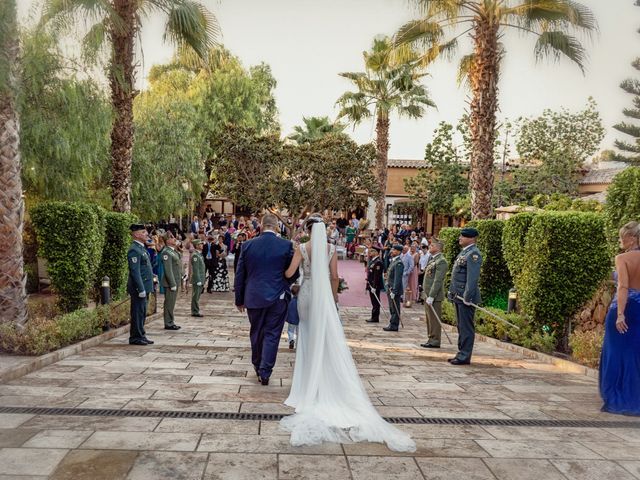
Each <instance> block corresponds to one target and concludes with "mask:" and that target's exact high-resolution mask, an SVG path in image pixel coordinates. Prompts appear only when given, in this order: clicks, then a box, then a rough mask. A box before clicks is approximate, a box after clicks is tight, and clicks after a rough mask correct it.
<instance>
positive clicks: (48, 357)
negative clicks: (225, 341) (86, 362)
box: [0, 312, 162, 383]
mask: <svg viewBox="0 0 640 480" xmlns="http://www.w3.org/2000/svg"><path fill="white" fill-rule="evenodd" d="M161 317H162V312H158V313H154V314H153V315H150V316H149V317H147V319H146V321H145V323H150V322H153V321H154V320H157V319H158V318H161ZM129 328H130V325H124V326H122V327H118V328H116V329H113V330H109V331H108V332H104V333H101V334H100V335H96V336H95V337H91V338H87V339H86V340H82V341H81V342H78V343H74V344H73V345H69V346H67V347H64V348H61V349H60V350H56V351H55V352H50V353H46V354H44V355H40V356H39V357H35V358H33V359H32V360H30V361H29V362H27V363H23V364H21V365H16V366H14V367H9V368H8V369H7V370H4V371H2V372H0V383H4V382H8V381H10V380H15V379H16V378H20V377H23V376H25V375H27V374H29V373H32V372H35V371H36V370H40V369H41V368H44V367H46V366H48V365H51V364H52V363H56V362H58V361H60V360H62V359H64V358H67V357H70V356H71V355H75V354H77V353H80V352H82V351H84V350H86V349H88V348H91V347H95V346H96V345H100V344H101V343H104V342H106V341H107V340H111V339H112V338H115V337H118V336H120V335H122V334H123V333H127V332H128V331H129Z"/></svg>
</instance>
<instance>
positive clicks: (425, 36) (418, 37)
mask: <svg viewBox="0 0 640 480" xmlns="http://www.w3.org/2000/svg"><path fill="white" fill-rule="evenodd" d="M443 37H444V30H443V28H442V26H441V25H440V23H439V22H438V21H436V20H435V19H434V18H433V17H426V18H421V19H419V20H412V21H410V22H407V23H405V24H404V25H403V26H402V27H400V29H399V30H398V31H397V33H396V34H395V36H394V38H393V45H394V47H395V48H399V47H401V46H403V45H412V46H413V47H415V48H420V47H422V48H430V47H432V46H433V45H435V44H437V43H440V41H441V40H442V38H443Z"/></svg>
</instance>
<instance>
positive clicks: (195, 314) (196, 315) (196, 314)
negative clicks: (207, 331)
mask: <svg viewBox="0 0 640 480" xmlns="http://www.w3.org/2000/svg"><path fill="white" fill-rule="evenodd" d="M191 316H192V317H204V315H202V314H201V313H192V314H191Z"/></svg>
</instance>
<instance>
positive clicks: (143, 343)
mask: <svg viewBox="0 0 640 480" xmlns="http://www.w3.org/2000/svg"><path fill="white" fill-rule="evenodd" d="M129 345H142V346H145V345H149V344H148V343H147V342H145V341H144V340H142V339H140V340H129Z"/></svg>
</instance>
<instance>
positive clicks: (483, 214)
mask: <svg viewBox="0 0 640 480" xmlns="http://www.w3.org/2000/svg"><path fill="white" fill-rule="evenodd" d="M498 29H499V25H498V24H497V23H492V21H491V20H488V19H484V18H476V20H475V24H474V31H473V36H472V37H473V42H474V54H475V60H474V63H473V66H472V68H471V75H470V80H471V91H472V99H471V112H470V125H469V126H470V134H471V174H470V176H469V184H470V188H471V217H472V218H474V219H481V218H489V217H491V216H492V207H491V196H492V193H493V160H494V152H493V149H494V145H495V138H496V110H497V108H498V77H499V67H500V59H501V52H500V47H499V45H498Z"/></svg>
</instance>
